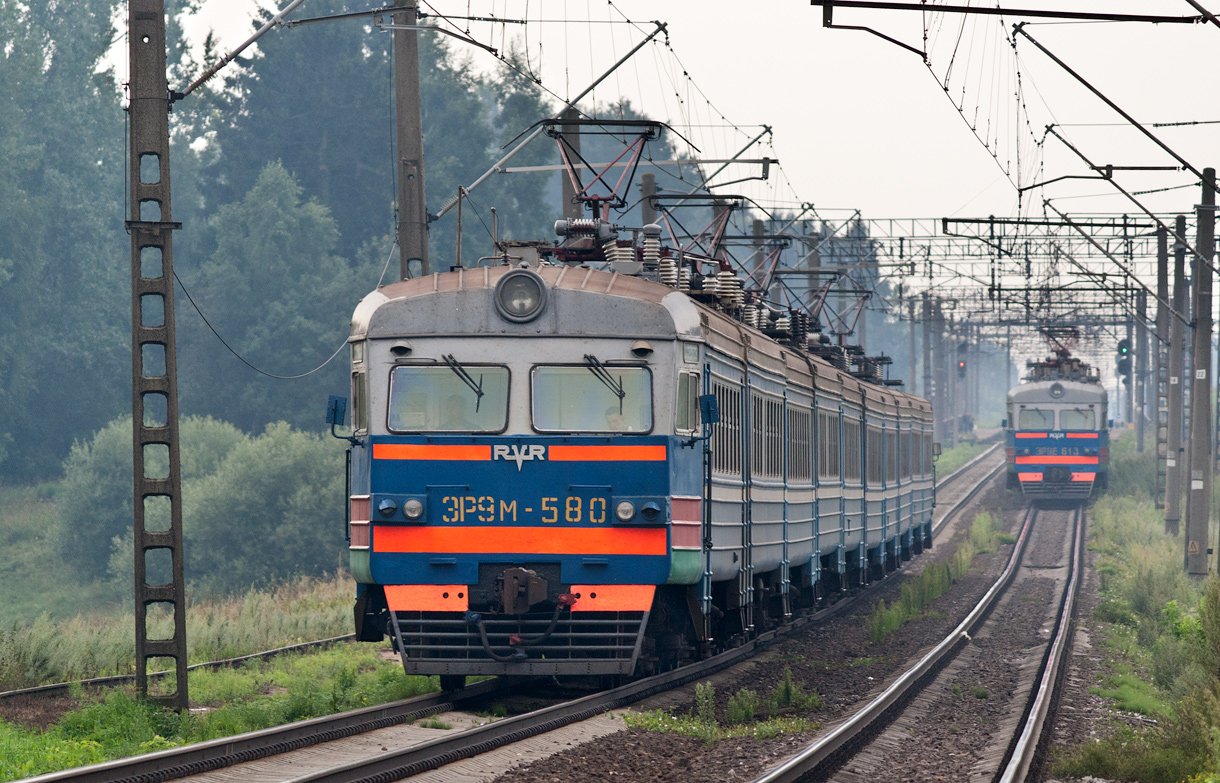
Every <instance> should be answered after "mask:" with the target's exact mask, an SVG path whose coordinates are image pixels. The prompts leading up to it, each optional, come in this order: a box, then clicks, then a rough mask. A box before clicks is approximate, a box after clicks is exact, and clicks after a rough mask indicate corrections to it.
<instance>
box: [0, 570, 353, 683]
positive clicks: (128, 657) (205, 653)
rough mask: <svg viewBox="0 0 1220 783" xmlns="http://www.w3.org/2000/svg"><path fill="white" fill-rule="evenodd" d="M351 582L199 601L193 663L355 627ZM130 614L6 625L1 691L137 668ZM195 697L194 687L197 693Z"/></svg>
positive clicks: (190, 641)
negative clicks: (352, 613) (353, 625)
mask: <svg viewBox="0 0 1220 783" xmlns="http://www.w3.org/2000/svg"><path fill="white" fill-rule="evenodd" d="M351 590H352V587H351V581H350V578H348V577H346V576H343V575H339V576H335V577H331V578H328V579H321V580H318V579H306V578H300V579H295V580H292V581H289V582H284V583H282V584H280V585H278V586H277V587H275V588H274V589H271V590H267V591H255V590H251V591H248V592H247V593H246V594H245V595H243V596H240V597H237V598H232V599H228V600H223V601H216V602H209V603H196V604H192V605H191V607H190V612H189V613H188V614H187V645H188V658H189V661H190V663H201V662H203V661H211V660H218V659H221V658H231V657H235V656H238V655H246V654H249V653H253V652H258V651H261V650H267V649H272V648H275V647H283V646H286V645H289V644H297V643H300V642H305V641H312V640H315V639H326V638H330V637H332V636H341V635H343V634H346V633H350V632H351ZM134 639H135V629H134V620H133V619H132V618H131V616H130V613H129V612H126V611H124V610H122V609H115V610H114V611H113V612H111V613H109V614H104V613H100V612H95V613H90V614H88V615H80V616H76V617H72V618H68V619H63V620H57V619H51V618H50V617H49V616H47V615H43V616H41V617H39V618H38V619H36V620H35V621H34V622H33V623H30V624H18V623H16V622H14V623H13V624H12V625H11V626H10V627H9V628H0V690H10V689H13V688H23V687H29V686H32V685H41V684H45V683H49V682H66V681H70V680H80V679H87V678H90V677H100V676H106V675H112V674H131V673H132V672H134V670H135V641H134ZM194 695H195V694H194V693H193V692H192V696H194Z"/></svg>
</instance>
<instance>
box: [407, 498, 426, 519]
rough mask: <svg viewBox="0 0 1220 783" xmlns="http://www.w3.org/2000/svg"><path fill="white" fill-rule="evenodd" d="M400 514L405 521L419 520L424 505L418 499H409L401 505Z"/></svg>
mask: <svg viewBox="0 0 1220 783" xmlns="http://www.w3.org/2000/svg"><path fill="white" fill-rule="evenodd" d="M402 513H403V514H404V515H405V516H406V518H407V519H419V518H420V517H421V516H423V514H424V504H423V503H422V502H420V500H419V499H418V498H411V499H409V500H408V501H407V502H406V503H403V504H402Z"/></svg>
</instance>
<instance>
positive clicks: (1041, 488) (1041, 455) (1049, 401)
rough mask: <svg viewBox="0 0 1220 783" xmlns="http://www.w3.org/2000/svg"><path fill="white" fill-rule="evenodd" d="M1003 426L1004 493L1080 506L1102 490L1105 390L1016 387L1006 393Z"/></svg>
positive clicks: (1105, 443) (1105, 446)
mask: <svg viewBox="0 0 1220 783" xmlns="http://www.w3.org/2000/svg"><path fill="white" fill-rule="evenodd" d="M1035 386H1037V387H1054V386H1057V387H1059V388H1058V389H1057V390H1056V391H1057V392H1058V393H1057V394H1054V393H1052V394H1036V393H1035V392H1038V391H1040V390H1039V389H1035V388H1031V387H1035ZM1074 387H1081V388H1074ZM1099 393H1100V395H1102V396H1103V399H1100V400H1099ZM1008 425H1009V426H1008V427H1007V429H1006V432H1005V438H1006V441H1007V442H1006V443H1005V447H1006V460H1007V469H1008V486H1009V488H1012V489H1015V488H1017V487H1020V489H1021V493H1022V494H1023V495H1024V496H1025V497H1026V498H1027V499H1030V500H1033V501H1044V502H1050V503H1057V502H1063V503H1079V502H1084V501H1086V500H1088V499H1089V497H1090V496H1091V495H1092V494H1093V492H1094V491H1095V490H1096V489H1101V488H1104V487H1105V486H1106V483H1107V481H1108V471H1107V465H1108V462H1109V451H1110V448H1109V446H1110V440H1109V432H1108V431H1107V429H1106V406H1105V402H1104V391H1100V389H1099V388H1098V387H1096V386H1094V385H1092V384H1087V385H1086V384H1077V383H1070V382H1063V383H1059V382H1056V383H1055V384H1030V385H1028V386H1022V387H1018V388H1017V389H1015V390H1013V391H1012V392H1010V393H1009V419H1008Z"/></svg>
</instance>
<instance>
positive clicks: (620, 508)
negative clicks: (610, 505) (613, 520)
mask: <svg viewBox="0 0 1220 783" xmlns="http://www.w3.org/2000/svg"><path fill="white" fill-rule="evenodd" d="M614 516H616V517H618V520H619V521H620V522H630V521H631V518H632V517H634V516H635V504H634V503H632V502H631V501H630V500H620V501H619V503H618V505H616V506H615V507H614Z"/></svg>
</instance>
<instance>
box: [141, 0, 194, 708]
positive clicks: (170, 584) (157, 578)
mask: <svg viewBox="0 0 1220 783" xmlns="http://www.w3.org/2000/svg"><path fill="white" fill-rule="evenodd" d="M127 39H128V58H129V59H128V62H129V68H130V71H131V73H130V77H129V78H130V83H129V85H128V90H129V92H128V95H129V98H130V105H129V108H128V113H129V115H130V137H129V139H128V153H129V154H128V159H129V162H130V163H129V166H130V168H129V170H128V176H129V188H128V192H129V193H130V194H131V203H130V211H129V213H128V220H127V224H126V225H127V232H128V233H129V234H130V235H131V375H132V395H131V412H132V465H133V479H134V481H133V494H132V516H133V520H132V524H133V537H134V542H135V630H136V687H137V688H138V689H139V692H140V695H142V696H145V697H148V698H151V699H152V700H153V701H156V702H159V703H161V704H164V705H166V706H172V707H174V708H175V709H177V710H179V711H182V710H185V709H187V707H188V706H189V699H188V694H187V682H186V665H187V662H186V591H185V587H184V584H183V569H182V559H183V551H182V480H181V474H180V471H179V465H180V460H179V453H178V381H177V372H178V371H177V356H176V349H175V340H174V253H173V236H174V229H177V228H180V227H181V224H179V223H175V222H173V211H172V209H171V205H170V177H169V161H170V157H169V106H170V95H169V86H168V84H167V81H166V75H165V3H164V0H129V3H128V6H127ZM150 462H151V463H152V464H153V465H157V464H158V463H160V464H161V465H167V466H168V471H167V473H166V474H165V475H161V470H164V468H157V469H156V470H157V475H149V470H150V469H151V468H150V464H149V463H150ZM150 610H153V611H154V612H157V613H159V614H162V615H163V614H164V613H165V612H168V614H169V617H168V618H167V619H168V623H169V624H170V625H171V626H172V629H173V630H172V633H169V634H168V635H167V629H166V627H164V625H163V624H162V622H161V621H160V620H155V621H154V624H155V626H156V627H155V628H154V630H153V633H152V635H151V637H150V634H149V611H150ZM150 664H151V668H152V670H153V671H159V670H162V669H169V670H170V672H171V673H172V674H173V677H174V689H173V690H172V691H170V690H169V688H168V687H163V688H161V689H160V690H159V692H157V693H156V694H154V695H151V696H150V694H149V692H148V673H149V669H150Z"/></svg>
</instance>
